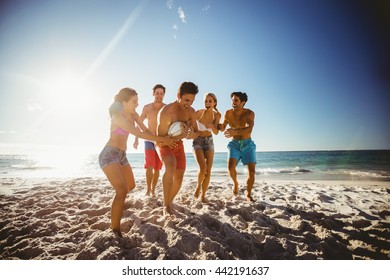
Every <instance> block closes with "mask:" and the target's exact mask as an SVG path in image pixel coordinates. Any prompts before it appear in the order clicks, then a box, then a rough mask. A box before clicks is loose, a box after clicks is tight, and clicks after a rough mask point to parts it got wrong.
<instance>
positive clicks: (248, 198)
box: [246, 195, 256, 202]
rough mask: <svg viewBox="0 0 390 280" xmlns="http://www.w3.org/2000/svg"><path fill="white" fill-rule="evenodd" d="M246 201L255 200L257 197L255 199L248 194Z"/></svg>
mask: <svg viewBox="0 0 390 280" xmlns="http://www.w3.org/2000/svg"><path fill="white" fill-rule="evenodd" d="M246 201H249V202H255V201H256V199H254V198H253V197H252V196H251V195H247V196H246Z"/></svg>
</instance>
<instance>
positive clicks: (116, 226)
mask: <svg viewBox="0 0 390 280" xmlns="http://www.w3.org/2000/svg"><path fill="white" fill-rule="evenodd" d="M129 169H130V170H131V167H130V165H125V166H121V165H120V164H119V163H113V164H110V165H107V166H106V167H104V168H103V172H104V173H105V174H106V176H107V179H108V181H109V182H110V183H111V185H112V186H113V188H114V189H115V197H114V199H113V201H112V206H111V229H112V230H113V231H114V232H115V233H116V234H117V235H118V236H120V237H121V236H122V234H121V229H120V221H121V218H122V212H123V209H124V206H125V199H126V196H127V192H128V189H129V188H130V187H129V184H128V183H127V180H126V177H128V178H130V181H133V182H134V177H133V178H132V180H131V176H132V175H133V173H132V172H131V174H126V175H125V173H124V170H129ZM133 188H134V186H133Z"/></svg>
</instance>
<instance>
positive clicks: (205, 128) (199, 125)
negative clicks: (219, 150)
mask: <svg viewBox="0 0 390 280" xmlns="http://www.w3.org/2000/svg"><path fill="white" fill-rule="evenodd" d="M205 112H206V110H204V111H203V113H202V115H201V116H200V118H199V120H196V122H197V124H198V130H199V131H210V132H212V131H213V130H212V129H211V128H207V127H206V126H205V125H204V124H203V123H201V122H200V120H201V119H202V118H203V115H204V113H205ZM212 112H213V121H212V122H214V121H215V115H214V110H213V111H212Z"/></svg>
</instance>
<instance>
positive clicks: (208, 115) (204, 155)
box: [192, 93, 221, 202]
mask: <svg viewBox="0 0 390 280" xmlns="http://www.w3.org/2000/svg"><path fill="white" fill-rule="evenodd" d="M204 106H205V109H201V110H198V111H196V119H197V123H198V133H199V136H198V138H196V139H194V141H193V143H192V147H193V149H194V156H195V159H196V162H197V163H198V166H199V172H198V184H197V187H196V190H195V197H196V198H199V195H200V194H201V199H202V202H207V199H206V191H207V188H208V187H209V183H210V172H211V167H212V166H213V160H214V141H213V135H212V133H214V134H215V135H217V134H218V132H219V130H218V124H219V121H220V119H221V113H220V112H219V111H218V109H217V97H216V96H215V94H213V93H207V94H206V95H205V97H204Z"/></svg>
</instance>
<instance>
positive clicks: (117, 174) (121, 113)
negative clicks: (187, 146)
mask: <svg viewBox="0 0 390 280" xmlns="http://www.w3.org/2000/svg"><path fill="white" fill-rule="evenodd" d="M137 106H138V94H137V92H136V91H135V90H134V89H131V88H123V89H121V90H120V91H119V93H118V94H117V95H115V101H114V103H113V104H112V105H111V107H110V110H109V112H110V117H111V133H110V139H109V140H108V142H107V144H106V146H105V147H104V148H103V150H102V152H101V153H100V155H99V165H100V167H101V168H102V170H103V172H104V174H105V175H106V176H107V179H108V181H109V182H110V183H111V185H112V186H113V188H114V189H115V197H114V200H113V202H112V207H111V229H112V230H113V232H114V233H115V234H116V235H117V236H119V237H122V233H121V229H120V220H121V217H122V212H123V209H124V206H125V199H126V196H127V193H128V192H130V191H131V190H132V189H134V187H135V180H134V175H133V170H132V169H131V166H130V164H129V162H128V160H127V158H126V148H127V139H128V137H129V134H133V135H135V136H137V137H139V138H143V139H147V140H151V141H157V142H159V143H161V144H163V145H172V144H174V141H175V140H174V139H172V138H171V137H169V136H165V137H160V136H156V135H154V134H153V133H151V132H150V131H149V130H148V129H147V128H146V126H145V125H144V124H143V122H142V121H141V119H140V116H139V115H138V113H137V112H136V111H135V109H136V108H137ZM136 125H137V126H138V127H136ZM140 129H141V130H140Z"/></svg>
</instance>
